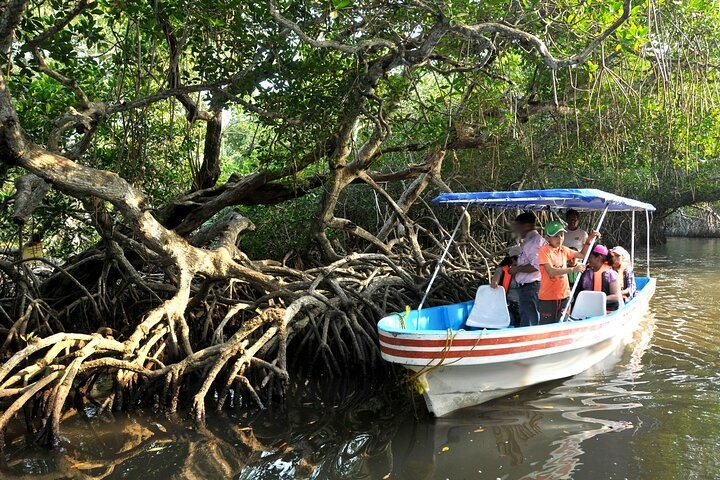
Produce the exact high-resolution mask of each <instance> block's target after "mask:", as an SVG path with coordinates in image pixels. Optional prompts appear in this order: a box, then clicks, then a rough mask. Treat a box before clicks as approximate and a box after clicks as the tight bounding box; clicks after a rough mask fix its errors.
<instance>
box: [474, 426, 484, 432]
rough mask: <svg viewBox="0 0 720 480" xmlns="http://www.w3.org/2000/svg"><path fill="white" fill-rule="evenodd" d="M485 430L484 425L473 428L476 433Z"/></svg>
mask: <svg viewBox="0 0 720 480" xmlns="http://www.w3.org/2000/svg"><path fill="white" fill-rule="evenodd" d="M484 431H485V429H484V428H483V427H478V428H476V429H475V430H473V432H475V433H480V432H484Z"/></svg>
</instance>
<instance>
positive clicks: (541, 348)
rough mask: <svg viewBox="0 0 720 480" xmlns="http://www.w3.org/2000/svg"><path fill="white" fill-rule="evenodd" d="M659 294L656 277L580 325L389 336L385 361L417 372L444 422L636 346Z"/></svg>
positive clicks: (383, 336) (391, 332)
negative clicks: (614, 307) (450, 415)
mask: <svg viewBox="0 0 720 480" xmlns="http://www.w3.org/2000/svg"><path fill="white" fill-rule="evenodd" d="M654 291H655V279H652V278H651V279H649V280H648V281H647V283H646V284H645V285H644V287H643V289H642V290H641V291H640V292H638V294H637V295H636V297H635V298H634V299H633V300H632V301H631V302H629V303H628V304H626V305H625V306H624V307H623V308H621V309H620V310H618V311H617V312H612V313H610V314H608V315H605V316H602V317H597V318H593V319H587V320H583V321H577V322H565V323H560V324H553V325H543V326H537V327H526V328H515V329H513V328H510V329H503V330H497V331H468V332H466V331H452V330H448V331H447V332H438V331H434V332H423V331H421V330H415V331H413V330H410V329H408V330H404V331H398V330H397V329H391V328H389V329H387V330H384V329H383V327H382V325H383V324H382V322H381V323H380V324H379V327H378V328H379V333H380V347H381V352H382V355H383V358H385V359H386V360H388V361H391V362H394V363H400V364H402V365H404V366H405V367H406V368H408V369H410V370H412V371H414V372H416V373H417V375H418V378H417V380H418V381H419V382H420V384H421V385H422V387H423V396H424V397H425V401H426V403H427V407H428V409H429V410H430V412H432V413H433V414H434V415H436V416H443V415H447V414H448V413H450V412H453V411H455V410H458V409H461V408H465V407H470V406H473V405H478V404H481V403H483V402H486V401H489V400H492V399H494V398H498V397H502V396H505V395H508V394H511V393H513V392H516V391H518V390H521V389H523V388H525V387H528V386H531V385H535V384H538V383H542V382H547V381H550V380H556V379H560V378H566V377H570V376H573V375H577V374H578V373H581V372H583V371H585V370H587V369H589V368H590V367H592V366H593V365H595V364H597V363H599V362H601V361H602V360H603V359H605V358H606V357H607V356H608V355H610V354H611V353H612V352H614V351H615V350H616V349H617V348H618V347H619V346H620V345H624V344H626V343H628V342H629V341H630V340H631V338H632V333H633V331H634V330H635V329H636V327H637V325H638V323H639V320H640V318H641V317H642V314H643V313H644V311H645V310H647V308H648V304H649V301H650V298H651V297H652V295H653V293H654Z"/></svg>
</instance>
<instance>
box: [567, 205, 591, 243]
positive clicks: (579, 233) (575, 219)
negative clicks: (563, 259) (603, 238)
mask: <svg viewBox="0 0 720 480" xmlns="http://www.w3.org/2000/svg"><path fill="white" fill-rule="evenodd" d="M565 222H566V223H567V232H566V233H565V241H564V242H563V245H565V246H566V247H570V248H572V249H574V250H577V251H578V252H579V251H580V250H582V249H583V246H584V245H585V242H587V239H588V233H587V232H586V231H585V230H583V229H581V228H579V227H580V214H579V213H578V211H577V210H573V209H572V208H571V209H570V210H568V211H567V212H565Z"/></svg>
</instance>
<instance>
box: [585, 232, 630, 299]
mask: <svg viewBox="0 0 720 480" xmlns="http://www.w3.org/2000/svg"><path fill="white" fill-rule="evenodd" d="M609 254H610V252H609V251H608V249H607V247H606V246H604V245H595V248H593V249H592V252H590V257H589V258H588V262H587V270H585V271H584V272H583V274H582V276H581V277H580V284H579V285H578V291H582V290H594V291H596V292H605V295H606V296H607V297H606V298H607V309H608V311H614V310H617V309H618V308H620V305H622V303H623V298H622V293H621V288H620V277H619V276H618V273H617V272H616V271H615V270H613V269H612V267H611V266H610V265H609V264H608V260H609V258H608V257H609Z"/></svg>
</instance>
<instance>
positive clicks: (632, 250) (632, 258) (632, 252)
mask: <svg viewBox="0 0 720 480" xmlns="http://www.w3.org/2000/svg"><path fill="white" fill-rule="evenodd" d="M630 225H631V227H630V231H631V232H632V234H631V243H630V268H632V271H633V272H634V271H635V210H633V211H632V221H631V222H630Z"/></svg>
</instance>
